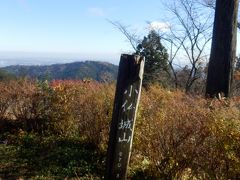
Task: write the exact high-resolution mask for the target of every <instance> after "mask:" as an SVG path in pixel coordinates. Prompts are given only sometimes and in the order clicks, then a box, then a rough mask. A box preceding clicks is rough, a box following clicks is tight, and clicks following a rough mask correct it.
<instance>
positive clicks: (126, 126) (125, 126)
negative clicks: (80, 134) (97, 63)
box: [105, 54, 144, 180]
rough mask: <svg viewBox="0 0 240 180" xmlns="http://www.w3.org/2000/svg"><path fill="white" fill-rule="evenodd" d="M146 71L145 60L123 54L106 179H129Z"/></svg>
mask: <svg viewBox="0 0 240 180" xmlns="http://www.w3.org/2000/svg"><path fill="white" fill-rule="evenodd" d="M143 71H144V58H143V57H141V56H138V55H126V54H123V55H121V59H120V63H119V71H118V79H117V88H116V93H115V100H114V108H113V117H112V123H111V127H110V134H109V143H108V152H107V169H106V174H105V179H106V180H114V179H119V180H123V179H126V176H127V167H128V164H129V160H130V154H131V147H132V140H133V133H134V125H135V120H136V113H137V108H138V103H139V99H140V94H141V87H142V79H143Z"/></svg>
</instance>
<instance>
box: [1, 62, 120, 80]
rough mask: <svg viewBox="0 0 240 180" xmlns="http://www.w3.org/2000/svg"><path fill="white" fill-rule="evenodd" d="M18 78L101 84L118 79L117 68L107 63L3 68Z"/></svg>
mask: <svg viewBox="0 0 240 180" xmlns="http://www.w3.org/2000/svg"><path fill="white" fill-rule="evenodd" d="M2 69H3V70H5V71H6V72H8V73H10V74H14V75H16V76H17V77H30V78H34V79H35V78H37V79H40V80H45V79H47V80H54V79H58V80H63V79H85V78H89V79H93V80H96V81H101V82H106V81H107V82H109V81H113V80H115V79H116V77H117V66H116V65H113V64H111V63H106V62H97V61H85V62H74V63H67V64H53V65H49V66H47V65H45V66H22V65H16V66H7V67H4V68H2Z"/></svg>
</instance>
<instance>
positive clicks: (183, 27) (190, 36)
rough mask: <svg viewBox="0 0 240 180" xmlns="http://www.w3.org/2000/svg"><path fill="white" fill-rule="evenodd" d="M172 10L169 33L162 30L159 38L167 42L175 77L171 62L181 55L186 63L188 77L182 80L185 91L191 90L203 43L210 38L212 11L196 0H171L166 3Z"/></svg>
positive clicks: (202, 55) (199, 67) (200, 63)
mask: <svg viewBox="0 0 240 180" xmlns="http://www.w3.org/2000/svg"><path fill="white" fill-rule="evenodd" d="M167 8H168V10H169V12H170V13H171V14H172V16H173V18H171V19H170V20H169V21H168V22H169V23H171V26H170V29H169V32H168V33H163V35H162V39H164V40H166V41H167V42H168V43H170V46H171V48H170V49H171V50H170V59H169V65H170V66H171V67H172V68H171V69H172V71H173V74H174V77H175V82H176V84H180V82H178V79H177V77H178V75H177V74H176V71H175V68H176V67H174V64H175V63H174V62H176V59H180V58H181V59H183V60H184V61H185V62H186V64H187V65H188V67H189V73H188V75H187V76H188V77H187V78H186V82H184V84H185V85H184V86H185V87H184V88H185V91H186V92H189V91H190V90H191V87H192V85H193V84H194V82H195V81H196V80H197V79H199V78H200V77H201V72H200V69H202V65H203V60H204V59H206V57H205V56H207V55H208V53H206V47H207V45H208V43H209V42H210V40H211V29H212V24H213V14H212V13H211V12H209V11H207V10H206V8H204V6H203V5H201V4H200V3H199V2H198V0H174V1H172V2H171V4H167Z"/></svg>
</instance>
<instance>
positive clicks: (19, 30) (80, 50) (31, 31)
mask: <svg viewBox="0 0 240 180" xmlns="http://www.w3.org/2000/svg"><path fill="white" fill-rule="evenodd" d="M163 14H164V13H163V8H162V4H161V0H0V60H1V59H2V61H1V62H0V66H3V65H5V64H6V62H5V61H4V60H3V59H9V57H14V58H15V57H18V58H23V59H25V61H27V59H28V58H29V60H28V62H30V61H31V58H32V57H35V60H36V57H39V59H38V60H36V62H32V63H39V64H40V63H48V62H40V61H44V58H42V57H48V58H49V59H47V58H45V61H51V60H52V61H53V62H55V61H62V60H66V61H67V60H68V59H69V61H70V60H71V59H83V60H85V59H91V60H105V61H110V62H113V63H115V64H117V62H118V60H119V56H120V54H121V53H123V52H128V51H130V50H131V47H130V45H129V43H128V42H127V41H126V39H125V38H124V36H123V35H122V34H121V33H120V32H119V31H118V30H117V29H116V28H114V27H113V25H111V24H110V23H109V22H107V20H106V19H110V20H113V21H119V22H121V23H123V24H125V25H130V26H131V27H132V28H133V29H138V30H139V31H144V30H146V27H147V23H146V22H147V21H160V20H161V18H162V17H163ZM50 59H51V60H50ZM15 61H16V60H15ZM23 61H24V60H23ZM14 63H19V64H21V63H22V64H23V63H24V62H20V61H19V62H14Z"/></svg>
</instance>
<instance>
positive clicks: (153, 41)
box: [136, 30, 169, 86]
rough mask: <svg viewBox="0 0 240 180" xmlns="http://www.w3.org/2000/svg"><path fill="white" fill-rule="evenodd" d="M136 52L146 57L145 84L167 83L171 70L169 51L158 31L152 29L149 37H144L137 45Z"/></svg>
mask: <svg viewBox="0 0 240 180" xmlns="http://www.w3.org/2000/svg"><path fill="white" fill-rule="evenodd" d="M136 54H139V55H142V56H144V57H145V68H144V78H143V85H144V86H148V85H149V84H152V83H156V82H158V83H160V84H161V85H163V86H164V85H166V84H167V82H166V81H167V80H166V79H167V78H166V77H167V74H168V72H169V66H168V53H167V50H166V48H165V47H164V46H163V45H162V44H161V38H160V36H159V34H158V33H157V32H156V31H154V30H152V31H150V32H149V34H148V36H147V37H144V39H143V40H142V42H141V43H140V44H139V45H138V46H137V52H136Z"/></svg>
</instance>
